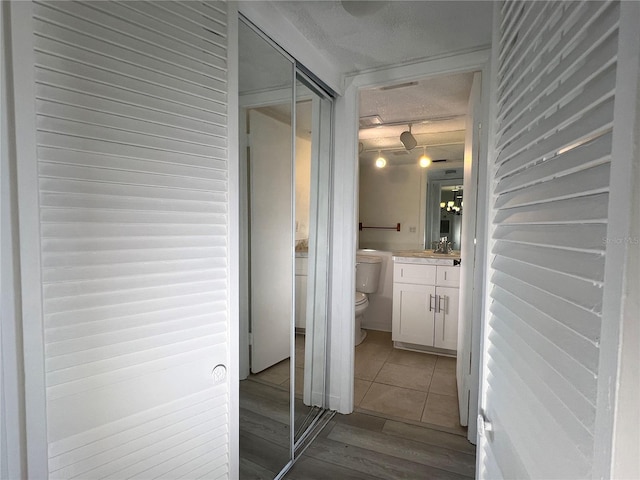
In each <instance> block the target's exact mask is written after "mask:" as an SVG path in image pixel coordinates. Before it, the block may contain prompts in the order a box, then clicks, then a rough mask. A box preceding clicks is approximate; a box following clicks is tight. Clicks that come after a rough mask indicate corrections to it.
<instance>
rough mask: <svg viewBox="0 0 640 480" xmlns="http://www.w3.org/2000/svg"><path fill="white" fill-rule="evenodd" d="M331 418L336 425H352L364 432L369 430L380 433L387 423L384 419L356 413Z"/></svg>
mask: <svg viewBox="0 0 640 480" xmlns="http://www.w3.org/2000/svg"><path fill="white" fill-rule="evenodd" d="M333 418H334V420H335V422H336V423H341V424H343V425H352V426H354V427H358V428H363V429H365V430H371V431H372V432H382V429H383V428H384V425H385V423H386V422H387V420H386V419H385V418H382V417H376V416H373V415H366V414H363V413H357V412H354V413H351V414H349V415H341V414H339V413H337V414H336V415H335V417H333Z"/></svg>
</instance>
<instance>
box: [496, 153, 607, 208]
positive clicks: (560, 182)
mask: <svg viewBox="0 0 640 480" xmlns="http://www.w3.org/2000/svg"><path fill="white" fill-rule="evenodd" d="M608 189H609V164H608V163H606V164H603V165H599V166H597V167H593V168H589V169H587V170H582V171H579V172H576V173H572V174H569V175H563V176H559V177H556V178H554V179H553V180H548V181H546V182H541V183H536V184H534V185H530V186H527V187H524V188H521V189H519V190H513V191H511V192H507V193H504V194H502V195H501V196H500V198H499V199H498V201H497V202H496V207H498V208H512V207H520V206H523V205H530V204H534V203H543V202H549V201H552V200H562V199H567V198H570V197H574V196H576V195H585V194H595V193H602V192H606V191H607V190H608Z"/></svg>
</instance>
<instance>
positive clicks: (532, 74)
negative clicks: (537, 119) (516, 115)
mask: <svg viewBox="0 0 640 480" xmlns="http://www.w3.org/2000/svg"><path fill="white" fill-rule="evenodd" d="M564 7H565V10H564V12H563V13H562V14H558V18H553V17H551V18H547V22H548V23H550V24H551V26H552V27H553V29H552V30H551V31H552V32H553V35H549V36H547V37H545V38H544V41H542V42H540V44H539V45H537V48H535V49H533V50H531V53H530V55H529V57H528V58H526V59H525V61H524V62H523V65H525V66H526V67H524V68H522V69H520V71H519V72H518V73H519V75H518V76H517V77H516V78H513V79H512V80H511V81H510V82H509V85H508V86H507V87H505V91H503V92H502V93H501V95H500V96H501V97H502V98H503V100H501V101H500V104H501V105H500V106H501V108H500V110H501V111H500V113H499V114H498V115H499V116H498V118H499V121H500V122H501V123H502V122H504V116H505V114H506V113H507V112H510V111H511V110H513V109H514V105H515V104H516V103H517V102H518V101H519V100H520V99H521V98H522V97H523V96H524V95H525V94H526V93H527V91H528V90H529V89H530V88H532V86H534V85H536V84H537V83H538V82H539V81H544V84H545V86H549V83H551V84H553V83H555V81H557V80H558V78H557V77H556V78H554V79H553V81H552V80H551V79H550V78H548V76H547V75H546V74H547V72H548V70H550V69H551V68H553V67H554V66H555V65H556V64H557V63H558V62H560V61H561V60H564V59H563V57H568V58H571V57H570V53H571V51H572V50H573V49H579V46H580V45H581V44H585V45H587V46H588V47H587V48H589V47H593V42H594V41H595V40H597V39H598V38H599V35H598V33H600V32H601V30H599V29H590V28H589V27H592V26H593V24H594V23H596V22H598V21H601V20H602V14H603V11H604V10H605V9H606V7H605V6H604V3H602V2H581V3H574V4H573V5H572V6H566V5H564ZM529 8H530V7H529ZM607 31H608V29H605V34H606V32H607ZM569 68H570V64H568V65H567V66H566V69H565V68H563V69H562V70H561V71H562V72H563V73H565V74H566V73H567V72H570V71H571V70H570V69H569ZM507 74H508V73H507V72H505V73H504V75H507Z"/></svg>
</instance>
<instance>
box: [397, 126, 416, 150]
mask: <svg viewBox="0 0 640 480" xmlns="http://www.w3.org/2000/svg"><path fill="white" fill-rule="evenodd" d="M400 141H401V142H402V144H403V145H404V148H406V149H407V150H413V149H414V148H415V146H416V145H417V144H418V141H417V140H416V137H414V136H413V134H412V133H411V124H409V130H405V131H404V132H402V133H401V134H400Z"/></svg>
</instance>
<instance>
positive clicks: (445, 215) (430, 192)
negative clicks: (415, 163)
mask: <svg viewBox="0 0 640 480" xmlns="http://www.w3.org/2000/svg"><path fill="white" fill-rule="evenodd" d="M461 174H462V171H460V175H461ZM452 177H453V178H452ZM462 186H463V178H462V176H460V177H458V176H457V172H456V173H454V172H451V173H449V174H448V176H447V175H446V174H445V173H444V171H442V172H438V171H433V172H430V173H429V174H428V176H427V198H426V222H425V246H426V247H425V248H427V249H430V248H431V247H432V245H433V242H436V241H438V240H439V239H440V238H442V237H447V238H448V241H449V242H451V247H452V249H453V250H460V246H461V242H460V240H461V234H462V218H463V212H464V205H463V203H464V199H463V188H462ZM451 202H452V203H451ZM443 204H444V205H443Z"/></svg>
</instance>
